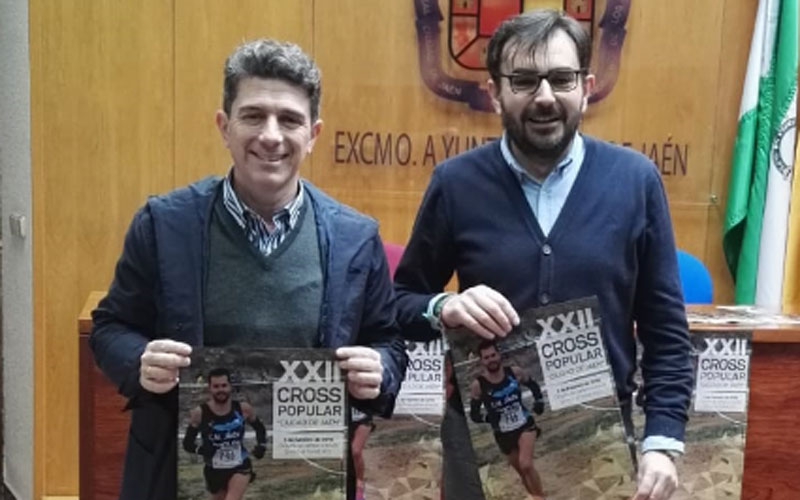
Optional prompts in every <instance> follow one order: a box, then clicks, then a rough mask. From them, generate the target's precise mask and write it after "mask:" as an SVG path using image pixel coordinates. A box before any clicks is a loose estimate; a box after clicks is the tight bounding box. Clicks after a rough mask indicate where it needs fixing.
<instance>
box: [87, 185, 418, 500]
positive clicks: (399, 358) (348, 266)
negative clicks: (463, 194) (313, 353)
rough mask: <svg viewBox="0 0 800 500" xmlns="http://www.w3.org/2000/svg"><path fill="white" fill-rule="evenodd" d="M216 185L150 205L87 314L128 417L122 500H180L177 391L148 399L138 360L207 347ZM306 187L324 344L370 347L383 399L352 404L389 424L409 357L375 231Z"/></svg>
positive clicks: (102, 363)
mask: <svg viewBox="0 0 800 500" xmlns="http://www.w3.org/2000/svg"><path fill="white" fill-rule="evenodd" d="M220 181H221V179H220V178H218V177H209V178H206V179H203V180H201V181H198V182H196V183H194V184H191V185H189V186H186V187H183V188H180V189H177V190H175V191H172V192H170V193H168V194H166V195H161V196H154V197H150V198H149V199H148V200H147V203H146V204H145V205H144V206H143V207H142V208H141V209H140V210H139V211H138V212H137V213H136V215H135V216H134V218H133V222H132V223H131V225H130V228H129V229H128V233H127V235H126V237H125V243H124V247H123V251H122V255H121V257H120V258H119V261H118V262H117V266H116V270H115V274H114V279H113V281H112V283H111V287H110V288H109V291H108V295H107V296H106V297H105V298H104V299H103V300H101V301H100V303H99V305H98V307H97V309H95V310H94V311H93V312H92V319H93V329H92V334H91V337H90V338H89V344H90V346H91V347H92V350H93V352H94V356H95V360H96V362H97V364H98V366H99V367H100V369H101V370H102V371H103V373H105V374H106V375H107V376H108V377H109V378H110V379H111V380H112V382H113V383H114V384H115V385H116V386H117V387H118V388H119V392H120V393H121V394H122V395H123V396H125V397H127V398H128V399H129V401H128V406H127V408H129V409H130V410H131V426H130V433H129V437H128V447H127V450H126V454H125V469H124V473H123V480H122V488H121V493H120V497H119V498H120V500H148V499H150V500H173V499H174V498H175V495H176V467H177V439H178V438H177V404H178V397H177V390H172V391H170V392H169V393H167V394H162V395H156V394H153V393H150V392H148V391H146V390H144V389H143V388H142V387H141V385H140V384H139V358H140V356H141V355H142V353H143V352H144V349H145V346H146V344H147V343H148V342H149V341H150V340H153V339H156V338H170V339H173V340H178V341H181V342H185V343H187V344H190V345H193V346H199V345H202V344H203V312H202V304H203V290H204V286H203V285H204V282H205V275H206V272H205V271H206V267H207V263H208V237H207V235H208V226H209V222H210V214H211V210H212V207H213V204H214V200H215V199H216V197H217V196H219V195H220V187H221V182H220ZM303 184H304V186H305V188H306V193H307V194H308V195H309V196H308V200H310V202H311V207H312V208H313V210H314V215H315V218H316V225H317V236H318V240H319V244H320V250H321V255H322V262H323V269H322V273H323V299H322V306H321V311H320V321H319V336H320V343H321V345H323V346H326V347H332V348H335V347H339V346H343V345H352V344H360V345H368V346H370V347H372V348H374V349H376V350H377V351H378V352H379V353H380V355H381V361H382V363H383V367H384V370H383V383H382V387H381V395H380V396H379V397H378V398H377V399H375V400H370V401H356V400H353V404H354V406H356V407H359V408H360V409H362V410H365V411H369V412H372V413H375V414H380V415H384V416H389V415H390V414H391V412H392V409H393V406H394V399H395V397H396V395H397V392H398V391H399V388H400V383H401V382H402V380H403V376H404V373H405V367H406V362H407V357H406V353H405V349H404V344H403V342H402V340H400V334H399V330H398V327H397V323H396V321H395V300H394V293H393V289H392V283H391V279H390V276H389V271H388V267H387V263H386V257H385V254H384V251H383V245H382V243H381V240H380V237H379V235H378V225H377V223H376V222H375V221H374V220H373V219H371V218H368V217H366V216H364V215H362V214H359V213H358V212H356V211H355V210H353V209H351V208H349V207H347V206H345V205H343V204H341V203H339V202H337V201H336V200H334V199H332V198H330V197H329V196H327V195H326V194H325V193H323V192H322V191H320V190H319V189H317V188H315V187H314V186H312V185H311V184H310V183H309V182H307V181H303Z"/></svg>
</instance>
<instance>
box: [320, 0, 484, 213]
mask: <svg viewBox="0 0 800 500" xmlns="http://www.w3.org/2000/svg"><path fill="white" fill-rule="evenodd" d="M413 4H414V3H413V2H412V1H396V2H361V1H359V0H341V1H337V2H316V3H315V4H314V6H315V10H314V19H315V23H316V24H315V30H314V53H315V56H316V59H317V62H318V64H319V66H320V68H321V69H322V72H323V87H324V89H323V99H322V101H323V103H322V104H323V105H322V118H323V120H324V121H325V127H324V130H323V132H322V136H321V137H320V140H319V142H318V143H317V147H316V151H315V153H314V157H313V159H312V160H313V161H312V168H313V170H312V172H311V173H310V174H309V175H310V177H311V179H312V180H313V181H315V182H316V183H317V184H319V185H320V186H321V187H323V188H331V189H332V188H336V189H353V190H360V191H363V192H371V191H373V190H374V191H376V192H381V191H385V190H391V191H416V192H421V191H422V190H424V188H425V186H426V185H427V182H428V178H429V177H430V173H431V171H432V168H433V165H434V164H435V163H438V162H440V161H442V160H444V159H445V157H447V156H450V155H452V154H455V153H457V152H459V151H464V150H465V149H466V147H465V144H466V143H468V142H469V143H471V142H472V140H473V138H476V140H478V141H480V140H482V138H483V137H493V136H497V135H498V134H499V132H500V121H499V118H498V117H497V116H496V115H494V114H492V113H483V112H476V111H471V110H469V108H468V107H467V105H466V104H463V103H457V102H453V101H446V100H444V99H441V98H439V97H437V96H435V95H434V94H433V92H431V90H429V89H428V88H427V87H426V86H425V84H424V83H423V79H422V75H421V73H420V68H419V60H418V49H417V47H418V45H417V39H416V29H415V25H414V5H413ZM443 5H446V4H443ZM445 12H446V10H445ZM440 27H441V28H442V29H443V30H444V31H445V33H446V30H447V24H446V22H442V23H440ZM442 50H443V51H445V52H444V53H445V54H446V49H445V48H444V47H443V48H442ZM342 54H349V56H345V57H343V56H342ZM447 61H448V59H446V58H445V57H442V59H441V61H440V62H441V63H442V64H443V65H444V66H443V71H445V72H447V73H448V74H450V75H459V72H458V71H457V70H456V69H454V68H453V66H455V65H448V63H447ZM464 76H469V77H470V78H472V79H477V80H478V81H485V80H486V75H485V74H484V73H483V72H471V73H469V74H467V75H464ZM429 141H430V142H429ZM426 149H428V150H429V152H430V153H432V154H427V155H426ZM412 217H413V216H412Z"/></svg>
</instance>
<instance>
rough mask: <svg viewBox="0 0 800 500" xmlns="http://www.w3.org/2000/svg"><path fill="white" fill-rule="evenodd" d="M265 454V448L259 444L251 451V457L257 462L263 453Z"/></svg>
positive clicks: (262, 456)
mask: <svg viewBox="0 0 800 500" xmlns="http://www.w3.org/2000/svg"><path fill="white" fill-rule="evenodd" d="M266 452H267V447H266V446H264V445H263V444H261V443H259V444H257V445H255V447H253V451H252V453H253V456H254V457H255V458H257V459H258V460H261V459H262V458H264V453H266Z"/></svg>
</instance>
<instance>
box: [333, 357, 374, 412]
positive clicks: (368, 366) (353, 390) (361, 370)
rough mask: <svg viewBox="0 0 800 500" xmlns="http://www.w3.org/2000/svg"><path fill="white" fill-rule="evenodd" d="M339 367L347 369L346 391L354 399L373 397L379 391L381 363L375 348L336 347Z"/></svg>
mask: <svg viewBox="0 0 800 500" xmlns="http://www.w3.org/2000/svg"><path fill="white" fill-rule="evenodd" d="M336 357H337V358H339V367H340V368H341V369H343V370H347V391H348V392H349V393H350V395H351V396H353V397H354V398H356V399H375V398H377V397H378V395H380V393H381V382H382V381H383V365H381V355H380V354H378V351H376V350H375V349H370V348H369V347H362V346H352V347H340V348H338V349H336Z"/></svg>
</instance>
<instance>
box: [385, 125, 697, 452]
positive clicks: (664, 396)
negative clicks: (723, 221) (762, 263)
mask: <svg viewBox="0 0 800 500" xmlns="http://www.w3.org/2000/svg"><path fill="white" fill-rule="evenodd" d="M584 138H585V144H586V156H585V159H584V163H583V165H582V166H581V170H580V172H579V174H578V177H577V178H576V180H575V184H574V185H573V187H572V190H571V192H570V193H569V196H568V197H567V200H566V203H565V204H564V207H563V209H562V211H561V213H560V215H559V216H558V219H557V220H556V223H555V225H554V226H553V228H552V230H551V231H550V234H549V235H548V236H547V237H545V236H544V234H543V233H542V231H541V229H540V227H539V224H538V222H537V221H536V218H535V216H534V215H533V213H532V211H531V209H530V207H529V205H528V203H527V201H526V199H525V196H524V194H523V192H522V188H521V187H520V184H519V182H518V179H517V178H515V176H514V174H513V173H512V171H511V169H510V168H509V167H508V165H507V164H506V162H505V160H504V159H503V157H502V154H501V152H500V143H499V141H494V142H492V143H489V144H486V145H483V146H481V147H478V148H476V149H473V150H471V151H468V152H466V153H464V154H461V155H459V156H456V157H453V158H451V159H449V160H447V161H445V162H444V163H442V164H441V165H439V166H438V167H436V169H435V170H434V172H433V177H432V178H431V181H430V184H429V186H428V189H427V191H426V193H425V196H424V198H423V201H422V205H421V206H420V209H419V212H418V214H417V219H416V221H415V223H414V229H413V231H412V235H411V238H410V241H409V242H408V245H407V247H406V250H405V253H404V254H403V258H402V260H401V262H400V264H399V267H398V269H397V271H396V273H395V289H396V291H397V308H398V321H399V322H400V325H401V327H402V328H403V329H404V331H405V334H406V335H407V336H408V337H409V338H415V339H430V338H434V337H435V336H438V332H436V331H434V330H433V329H432V328H431V327H430V326H429V324H428V322H427V320H425V319H424V318H423V317H422V313H423V311H425V309H426V306H427V304H428V301H429V300H430V299H431V297H433V296H434V294H436V293H438V292H440V291H441V290H442V288H443V287H444V286H445V284H447V282H448V281H449V280H450V278H451V276H452V274H453V272H456V273H457V276H458V284H459V289H460V290H464V289H467V288H470V287H472V286H475V285H478V284H485V285H487V286H489V287H491V288H494V289H495V290H498V291H499V292H501V293H502V294H503V295H505V296H506V297H507V298H508V299H509V300H510V301H511V303H512V305H513V306H514V307H515V308H516V309H517V310H518V311H524V310H525V309H528V308H531V307H535V306H541V305H544V304H548V303H553V302H562V301H566V300H570V299H575V298H579V297H584V296H590V295H596V296H597V297H598V298H599V301H600V310H601V314H602V320H603V327H602V331H603V334H604V336H605V338H606V341H607V345H608V351H609V357H610V361H611V365H612V369H613V371H614V376H615V379H616V382H617V387H618V392H619V396H620V399H621V401H628V400H629V399H630V393H631V391H632V390H633V388H634V384H633V373H634V370H635V364H636V343H635V339H634V324H635V325H636V332H637V335H638V337H639V339H640V340H641V342H642V344H643V347H644V351H643V357H642V374H643V378H644V391H645V404H646V406H645V411H646V415H647V423H646V428H645V436H651V435H662V436H668V437H673V438H676V439H679V440H683V434H684V428H685V422H686V418H687V408H688V404H689V398H690V396H691V391H692V381H693V378H692V368H691V362H690V356H689V353H690V344H689V339H688V327H687V323H686V314H685V310H684V304H683V297H682V293H681V288H680V281H679V276H678V268H677V262H676V256H675V242H674V239H673V234H672V225H671V222H670V217H669V210H668V207H667V199H666V196H665V193H664V188H663V185H662V183H661V178H660V177H659V175H658V172H657V170H656V167H655V165H653V163H652V162H650V161H649V160H648V159H647V158H646V157H644V156H643V155H641V154H639V153H637V152H635V151H633V150H630V149H627V148H622V147H618V146H614V145H611V144H609V143H606V142H602V141H598V140H596V139H592V138H591V137H584Z"/></svg>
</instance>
